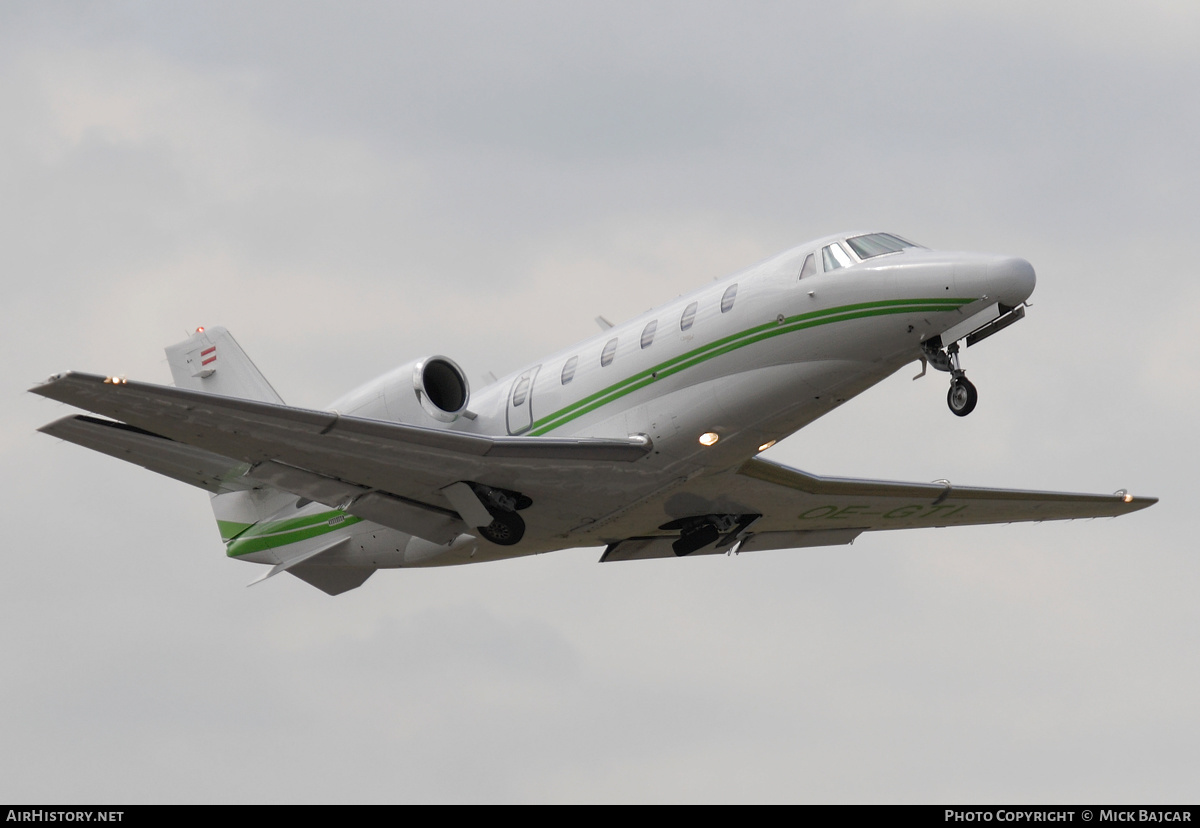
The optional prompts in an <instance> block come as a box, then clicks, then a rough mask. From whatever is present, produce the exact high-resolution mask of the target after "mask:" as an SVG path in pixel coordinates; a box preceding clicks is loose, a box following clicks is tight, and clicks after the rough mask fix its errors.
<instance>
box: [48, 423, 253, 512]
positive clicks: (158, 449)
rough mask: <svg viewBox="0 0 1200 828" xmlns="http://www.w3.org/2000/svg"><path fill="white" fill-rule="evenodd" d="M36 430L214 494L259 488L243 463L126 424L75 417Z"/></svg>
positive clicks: (246, 465)
mask: <svg viewBox="0 0 1200 828" xmlns="http://www.w3.org/2000/svg"><path fill="white" fill-rule="evenodd" d="M38 431H40V432H42V433H43V434H49V435H50V436H51V437H58V438H59V439H61V440H66V441H67V442H69V443H75V444H76V445H80V446H83V447H84V448H90V449H92V450H93V451H98V452H100V453H101V454H107V455H109V456H110V457H116V458H117V459H118V460H125V461H126V462H129V463H134V464H136V465H138V466H141V467H142V468H144V469H149V470H150V471H152V472H157V473H159V474H162V475H166V476H167V477H170V478H173V479H174V480H179V481H182V482H184V483H188V484H190V485H192V486H197V487H199V488H201V489H204V490H206V491H209V492H212V493H213V494H225V493H227V492H236V491H244V490H246V489H252V488H255V487H256V486H257V485H258V484H257V483H255V482H254V481H253V480H247V479H244V478H243V477H242V474H243V473H244V472H245V471H246V469H248V468H249V466H248V464H246V463H242V462H241V461H238V460H234V459H233V458H230V457H225V456H223V455H220V454H214V453H213V452H211V451H205V450H204V449H200V448H195V447H194V446H188V445H184V444H183V443H178V442H175V441H174V440H168V439H167V438H165V437H160V436H159V435H157V434H153V433H151V432H149V431H144V430H142V429H140V428H135V427H134V426H130V425H126V424H125V423H118V422H114V421H112V420H100V419H97V418H95V417H86V416H83V415H77V416H73V417H63V418H62V419H61V420H55V421H54V422H52V423H48V424H47V425H44V426H42V427H41V428H39V429H38Z"/></svg>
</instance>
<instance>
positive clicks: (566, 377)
mask: <svg viewBox="0 0 1200 828" xmlns="http://www.w3.org/2000/svg"><path fill="white" fill-rule="evenodd" d="M578 364H579V357H577V356H573V357H571V358H570V359H568V360H567V364H566V365H564V366H563V370H562V384H563V385H566V384H567V383H568V382H570V381H571V380H573V379H575V366H576V365H578Z"/></svg>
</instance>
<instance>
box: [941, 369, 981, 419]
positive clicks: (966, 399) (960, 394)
mask: <svg viewBox="0 0 1200 828" xmlns="http://www.w3.org/2000/svg"><path fill="white" fill-rule="evenodd" d="M977 402H979V392H978V391H976V390H975V386H974V385H973V384H972V383H971V381H970V380H969V379H967V378H966V377H965V376H959V377H955V378H954V379H952V380H950V391H949V392H948V393H947V394H946V405H948V406H950V410H951V411H952V412H953V413H954V414H955V415H956V416H958V417H965V416H967V415H968V414H970V413H971V412H972V411H974V410H975V403H977Z"/></svg>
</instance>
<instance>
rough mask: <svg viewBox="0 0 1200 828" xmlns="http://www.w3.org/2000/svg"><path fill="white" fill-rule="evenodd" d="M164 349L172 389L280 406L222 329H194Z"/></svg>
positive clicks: (257, 372) (266, 384)
mask: <svg viewBox="0 0 1200 828" xmlns="http://www.w3.org/2000/svg"><path fill="white" fill-rule="evenodd" d="M166 350H167V363H168V364H169V365H170V366H171V376H172V378H173V379H174V380H175V387H176V388H189V389H191V390H193V391H207V392H209V393H210V394H220V395H221V396H223V397H239V398H241V399H244V400H255V401H257V402H269V403H277V404H279V405H283V399H282V398H281V397H280V396H279V395H278V394H277V393H275V389H274V388H272V387H271V383H269V382H267V378H266V377H264V376H263V375H262V372H261V371H259V370H258V368H256V367H255V365H254V363H253V362H251V361H250V357H248V356H246V352H245V351H243V350H242V346H240V345H238V344H237V340H236V339H234V338H233V334H231V333H230V332H229V331H227V330H225V329H224V328H197V329H196V332H195V333H194V334H192V335H191V336H189V337H188V338H187V339H185V340H184V341H183V342H179V343H176V344H175V345H169V346H167V349H166Z"/></svg>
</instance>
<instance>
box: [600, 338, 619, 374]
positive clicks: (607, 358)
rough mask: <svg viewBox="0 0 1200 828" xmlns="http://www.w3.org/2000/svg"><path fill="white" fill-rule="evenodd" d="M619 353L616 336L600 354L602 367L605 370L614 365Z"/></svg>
mask: <svg viewBox="0 0 1200 828" xmlns="http://www.w3.org/2000/svg"><path fill="white" fill-rule="evenodd" d="M616 353H617V338H616V337H615V336H614V337H613V338H612V339H610V340H608V344H607V345H605V346H604V350H603V351H602V352H601V354H600V367H601V368H604V367H606V366H608V365H611V364H612V361H613V357H614V356H616Z"/></svg>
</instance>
